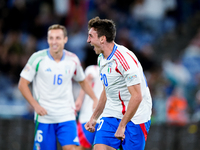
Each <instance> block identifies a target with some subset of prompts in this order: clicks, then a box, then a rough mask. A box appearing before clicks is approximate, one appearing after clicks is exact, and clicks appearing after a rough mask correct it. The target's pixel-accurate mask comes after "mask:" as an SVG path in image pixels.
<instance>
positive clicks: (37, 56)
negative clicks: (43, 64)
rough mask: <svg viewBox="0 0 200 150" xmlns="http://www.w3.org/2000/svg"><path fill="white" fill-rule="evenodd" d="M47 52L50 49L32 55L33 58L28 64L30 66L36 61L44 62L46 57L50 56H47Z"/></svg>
mask: <svg viewBox="0 0 200 150" xmlns="http://www.w3.org/2000/svg"><path fill="white" fill-rule="evenodd" d="M47 51H48V49H43V50H40V51H37V52H34V53H33V54H32V55H31V57H30V59H29V61H28V63H29V64H33V63H34V62H35V61H40V60H42V59H43V58H44V57H46V56H47V55H48V54H47Z"/></svg>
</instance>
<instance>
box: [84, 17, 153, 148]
mask: <svg viewBox="0 0 200 150" xmlns="http://www.w3.org/2000/svg"><path fill="white" fill-rule="evenodd" d="M88 29H89V30H88V39H87V42H88V43H90V44H91V46H94V51H95V52H96V54H98V55H99V57H98V65H99V67H100V73H99V75H100V78H101V81H102V83H103V85H104V89H103V91H102V94H101V97H100V99H99V102H98V105H97V107H96V109H95V111H94V113H93V115H92V116H91V118H90V121H89V122H87V123H86V125H85V128H86V129H87V130H88V131H91V132H94V131H95V124H96V120H97V119H98V118H99V116H100V115H102V118H101V119H100V124H99V126H98V128H97V132H96V135H95V140H94V144H95V145H94V150H102V149H103V150H114V149H118V148H120V147H122V148H123V150H144V148H145V142H146V139H147V134H148V131H149V128H150V119H151V111H152V99H151V95H150V91H149V88H148V85H147V82H146V78H145V76H144V73H143V69H142V66H141V64H140V62H139V60H138V59H137V57H136V56H135V54H134V53H133V52H132V51H130V50H128V49H127V48H126V47H124V46H122V45H118V44H117V43H115V42H114V39H115V35H116V27H115V24H114V22H113V21H112V20H108V19H100V18H99V17H95V18H93V19H91V20H90V21H89V23H88ZM102 112H103V113H102Z"/></svg>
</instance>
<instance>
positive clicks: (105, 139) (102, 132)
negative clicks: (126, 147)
mask: <svg viewBox="0 0 200 150" xmlns="http://www.w3.org/2000/svg"><path fill="white" fill-rule="evenodd" d="M119 122H120V119H116V118H112V117H103V118H101V120H100V123H99V126H98V128H97V132H96V135H95V139H94V145H95V147H96V145H97V144H103V145H107V146H110V147H112V148H114V149H118V148H119V147H120V145H121V140H118V139H117V138H116V137H115V136H114V135H115V132H116V130H117V127H118V125H119ZM103 145H102V146H103ZM98 147H99V146H98Z"/></svg>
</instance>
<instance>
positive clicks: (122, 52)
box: [115, 45, 137, 59]
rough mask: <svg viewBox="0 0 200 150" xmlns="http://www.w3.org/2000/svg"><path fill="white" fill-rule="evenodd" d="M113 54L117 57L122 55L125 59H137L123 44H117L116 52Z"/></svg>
mask: <svg viewBox="0 0 200 150" xmlns="http://www.w3.org/2000/svg"><path fill="white" fill-rule="evenodd" d="M115 56H118V58H121V57H122V56H123V57H124V58H125V59H130V58H134V59H137V58H136V55H135V54H134V53H133V52H132V51H131V50H129V49H128V48H127V47H125V46H123V45H117V52H116V53H115ZM119 56H121V57H119Z"/></svg>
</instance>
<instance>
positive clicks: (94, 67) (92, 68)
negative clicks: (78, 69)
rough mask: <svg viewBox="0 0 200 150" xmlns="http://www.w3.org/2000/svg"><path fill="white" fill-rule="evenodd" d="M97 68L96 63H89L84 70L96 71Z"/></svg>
mask: <svg viewBox="0 0 200 150" xmlns="http://www.w3.org/2000/svg"><path fill="white" fill-rule="evenodd" d="M98 69H99V66H98V65H89V66H87V67H86V69H85V70H86V71H87V70H92V71H98Z"/></svg>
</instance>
